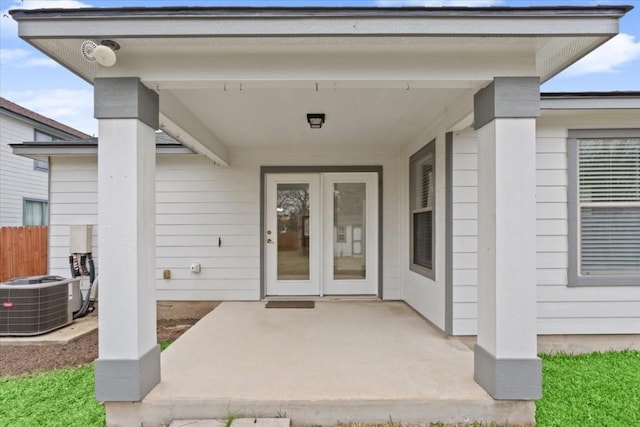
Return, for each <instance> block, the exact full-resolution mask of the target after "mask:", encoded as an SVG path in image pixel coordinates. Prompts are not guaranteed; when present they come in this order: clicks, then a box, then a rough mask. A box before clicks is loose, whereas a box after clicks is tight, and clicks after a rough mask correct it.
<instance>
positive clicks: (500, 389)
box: [473, 344, 542, 400]
mask: <svg viewBox="0 0 640 427" xmlns="http://www.w3.org/2000/svg"><path fill="white" fill-rule="evenodd" d="M473 359H474V375H473V376H474V380H475V381H476V382H477V383H478V384H480V385H481V386H482V388H484V389H485V390H486V391H487V392H488V393H489V394H490V395H491V396H492V397H493V398H494V399H496V400H537V399H541V398H542V360H540V358H538V357H534V358H531V359H497V358H496V357H495V356H494V355H492V354H491V353H489V352H488V351H487V350H485V349H484V348H483V347H482V346H480V345H477V344H476V346H475V348H474V358H473Z"/></svg>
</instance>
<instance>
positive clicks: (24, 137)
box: [0, 114, 48, 227]
mask: <svg viewBox="0 0 640 427" xmlns="http://www.w3.org/2000/svg"><path fill="white" fill-rule="evenodd" d="M33 130H34V128H33V125H30V124H28V123H25V122H23V121H21V120H18V119H16V118H14V117H10V116H8V115H5V114H0V227H7V226H21V225H22V223H23V218H22V210H23V199H24V198H28V199H35V200H47V187H48V174H47V172H46V171H39V170H35V169H34V167H33V160H32V159H27V158H25V157H21V156H16V155H14V154H13V153H12V151H11V147H9V144H19V143H22V142H24V141H31V140H33V138H34V135H33Z"/></svg>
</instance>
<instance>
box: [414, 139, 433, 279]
mask: <svg viewBox="0 0 640 427" xmlns="http://www.w3.org/2000/svg"><path fill="white" fill-rule="evenodd" d="M409 167H410V176H409V181H410V182H409V185H410V189H411V190H410V191H411V193H410V201H409V202H410V209H411V270H412V271H415V272H417V273H420V274H422V275H424V276H427V277H430V278H432V279H433V278H435V275H434V248H435V229H434V227H435V222H434V219H435V215H434V211H435V141H432V142H430V143H429V144H427V145H426V146H425V147H423V148H422V149H421V150H420V151H418V152H417V153H415V154H414V155H413V156H411V159H410V161H409Z"/></svg>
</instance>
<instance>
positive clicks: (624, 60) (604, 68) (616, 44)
mask: <svg viewBox="0 0 640 427" xmlns="http://www.w3.org/2000/svg"><path fill="white" fill-rule="evenodd" d="M637 60H640V41H636V40H635V38H634V37H633V36H632V35H630V34H625V33H621V34H618V35H617V36H616V37H614V38H613V39H611V40H609V41H608V42H607V43H605V44H604V45H602V46H600V47H599V48H598V49H596V50H594V51H593V52H591V53H590V54H588V55H587V56H585V57H584V58H582V59H581V60H580V61H578V62H576V63H575V64H573V65H572V66H571V67H569V68H567V69H566V70H565V71H564V72H563V73H562V75H563V76H580V75H584V74H593V73H614V72H616V71H617V70H618V69H619V68H620V67H622V66H624V65H627V64H629V63H631V62H634V61H637Z"/></svg>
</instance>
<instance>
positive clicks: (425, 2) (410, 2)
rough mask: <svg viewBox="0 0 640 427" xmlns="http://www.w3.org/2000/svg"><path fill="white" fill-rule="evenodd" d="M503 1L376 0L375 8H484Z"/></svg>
mask: <svg viewBox="0 0 640 427" xmlns="http://www.w3.org/2000/svg"><path fill="white" fill-rule="evenodd" d="M502 3H503V0H378V1H376V5H377V6H413V7H442V6H445V7H446V6H450V7H456V6H461V7H486V6H495V5H497V4H502Z"/></svg>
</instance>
